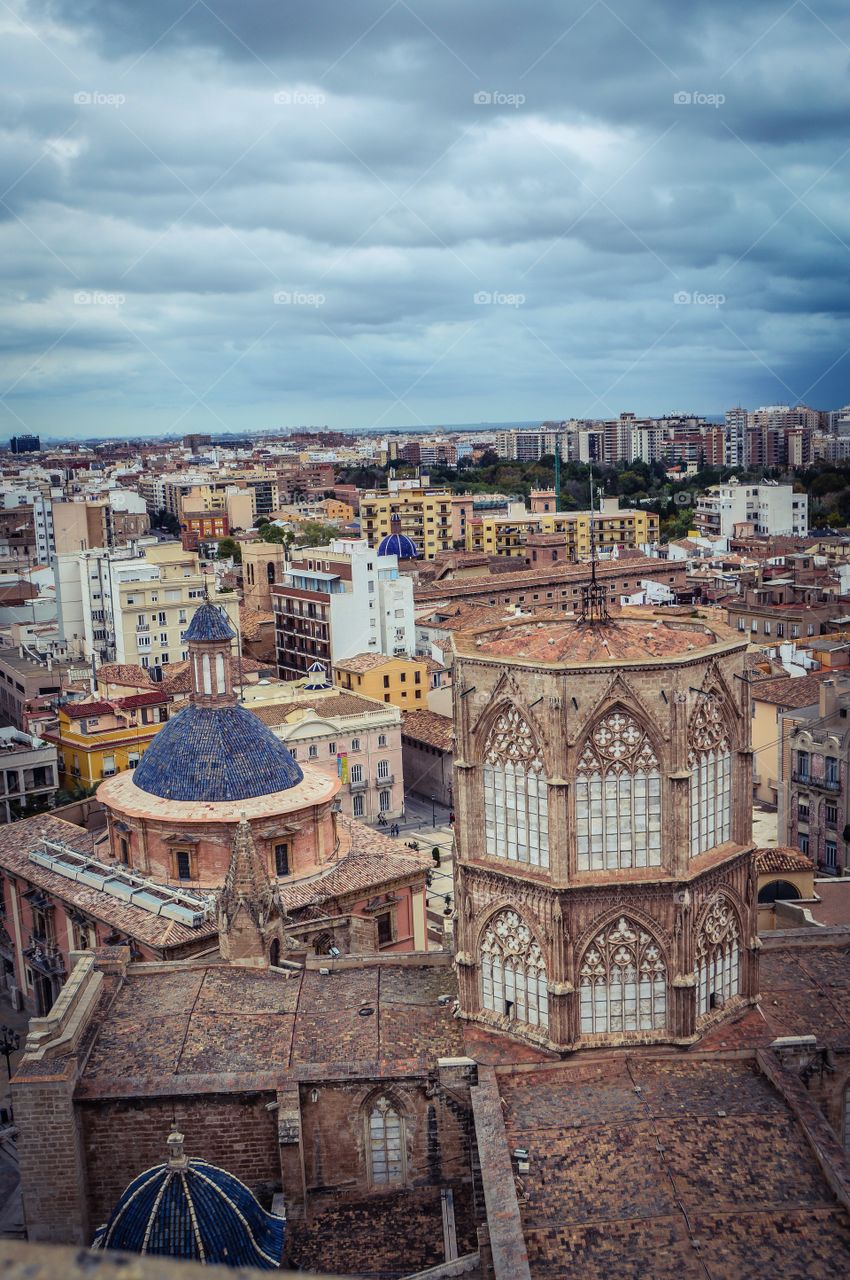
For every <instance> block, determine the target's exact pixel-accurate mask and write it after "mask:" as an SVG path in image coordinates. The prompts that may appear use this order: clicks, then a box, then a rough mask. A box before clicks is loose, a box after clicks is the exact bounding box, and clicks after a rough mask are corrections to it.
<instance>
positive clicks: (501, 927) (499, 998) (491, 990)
mask: <svg viewBox="0 0 850 1280" xmlns="http://www.w3.org/2000/svg"><path fill="white" fill-rule="evenodd" d="M481 1004H482V1006H483V1008H485V1009H491V1010H492V1011H493V1012H494V1013H499V1014H502V1015H503V1016H505V1017H507V1018H509V1019H510V1020H511V1021H512V1022H524V1023H526V1024H527V1025H529V1026H532V1027H548V1025H549V993H548V989H547V986H546V962H545V960H544V959H543V953H542V951H541V950H540V947H539V946H538V944H537V943H536V942H535V941H534V937H533V936H532V933H531V930H530V929H529V927H528V925H527V924H525V923H524V922H523V920H522V919H521V918H520V917H519V916H518V915H517V913H516V912H515V911H502V912H500V913H499V915H497V916H495V917H494V918H493V919H492V920H491V921H490V924H489V925H488V927H487V929H486V930H485V933H484V937H483V939H482V941H481Z"/></svg>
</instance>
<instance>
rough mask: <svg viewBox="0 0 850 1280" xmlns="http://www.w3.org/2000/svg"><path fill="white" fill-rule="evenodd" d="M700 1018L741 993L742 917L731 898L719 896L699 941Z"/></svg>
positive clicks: (697, 943)
mask: <svg viewBox="0 0 850 1280" xmlns="http://www.w3.org/2000/svg"><path fill="white" fill-rule="evenodd" d="M696 956H697V1016H698V1017H702V1016H703V1015H704V1014H706V1013H710V1012H711V1010H712V1009H718V1008H721V1007H722V1006H723V1004H725V1002H726V1001H727V1000H729V999H731V997H732V996H736V995H737V994H738V992H739V990H740V973H741V953H740V936H739V931H738V917H737V915H736V914H735V910H734V908H733V906H732V904H731V903H730V902H729V900H728V898H725V897H724V896H723V894H718V896H717V897H716V898H715V900H714V902H713V903H712V905H711V909H710V910H709V912H708V915H707V916H706V917H705V920H704V921H703V923H702V925H701V927H700V930H699V932H698V934H697V940H696Z"/></svg>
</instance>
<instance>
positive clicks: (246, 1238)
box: [94, 1133, 286, 1271]
mask: <svg viewBox="0 0 850 1280" xmlns="http://www.w3.org/2000/svg"><path fill="white" fill-rule="evenodd" d="M168 1141H169V1147H171V1149H172V1152H173V1154H172V1156H171V1158H170V1159H169V1160H168V1161H167V1162H166V1163H165V1164H160V1165H157V1166H156V1167H155V1168H153V1169H148V1170H146V1172H145V1173H140V1174H139V1176H138V1177H137V1178H134V1179H133V1181H132V1182H131V1183H130V1185H129V1186H128V1187H127V1189H126V1191H125V1192H124V1194H123V1195H122V1196H121V1198H120V1199H119V1201H118V1203H117V1204H116V1206H115V1208H114V1209H113V1210H112V1214H111V1215H110V1218H109V1221H108V1222H107V1223H106V1224H105V1226H103V1227H101V1228H100V1230H99V1231H98V1233H97V1235H96V1237H95V1240H94V1247H95V1248H96V1249H114V1250H119V1251H123V1252H125V1253H145V1254H155V1255H160V1256H165V1257H169V1258H186V1259H192V1260H194V1261H196V1262H202V1263H206V1264H207V1265H208V1266H212V1265H214V1264H218V1265H220V1266H228V1267H256V1268H258V1269H260V1270H263V1271H273V1270H276V1269H277V1268H279V1267H280V1265H281V1258H282V1256H283V1241H284V1230H285V1226H286V1224H285V1221H284V1219H283V1218H278V1217H275V1216H274V1215H273V1214H271V1213H266V1211H265V1209H264V1208H263V1207H262V1205H260V1204H259V1202H258V1201H257V1199H256V1198H255V1196H253V1195H252V1194H251V1192H250V1191H249V1190H248V1188H247V1187H246V1186H245V1184H244V1183H242V1182H240V1181H239V1179H238V1178H235V1177H234V1176H233V1174H230V1173H225V1172H224V1170H223V1169H218V1168H216V1166H215V1165H213V1164H208V1163H207V1161H206V1160H194V1159H193V1160H190V1159H187V1158H186V1157H185V1156H184V1155H183V1138H182V1135H181V1134H178V1133H172V1135H171V1137H170V1138H169V1140H168Z"/></svg>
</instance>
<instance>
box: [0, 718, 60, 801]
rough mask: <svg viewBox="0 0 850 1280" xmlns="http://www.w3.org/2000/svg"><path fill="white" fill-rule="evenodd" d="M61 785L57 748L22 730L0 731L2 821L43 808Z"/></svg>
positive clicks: (7, 729) (9, 729) (8, 729)
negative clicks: (58, 775)
mask: <svg viewBox="0 0 850 1280" xmlns="http://www.w3.org/2000/svg"><path fill="white" fill-rule="evenodd" d="M58 785H59V782H58V778H57V761H56V748H55V747H54V746H52V745H51V744H50V743H49V742H46V741H44V740H43V739H42V738H36V737H33V735H32V734H29V733H23V732H22V731H21V730H20V729H13V728H6V729H0V822H15V821H17V819H18V818H25V817H26V816H27V812H28V811H29V810H32V811H35V810H36V809H38V808H40V807H43V806H44V804H45V802H46V801H47V800H48V799H49V797H50V796H52V795H53V793H54V791H55V790H56V788H57V787H58Z"/></svg>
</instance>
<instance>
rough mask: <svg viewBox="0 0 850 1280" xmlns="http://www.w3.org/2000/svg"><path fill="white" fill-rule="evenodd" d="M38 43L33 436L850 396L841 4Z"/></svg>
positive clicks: (17, 26)
mask: <svg viewBox="0 0 850 1280" xmlns="http://www.w3.org/2000/svg"><path fill="white" fill-rule="evenodd" d="M506 33H510V38H509V39H506ZM4 35H5V37H6V46H7V49H8V50H9V56H8V58H7V61H8V64H9V65H8V71H7V77H6V90H5V92H6V102H7V106H8V109H9V110H8V113H7V114H8V117H9V121H10V127H9V129H8V132H7V134H6V137H5V141H4V144H3V147H2V149H0V247H2V250H3V260H4V264H5V265H4V288H3V291H2V301H1V302H0V334H2V337H0V343H2V346H3V348H4V354H3V355H2V363H1V364H0V409H2V416H0V433H3V434H8V435H10V434H15V433H17V432H19V431H24V430H30V431H35V432H40V433H42V434H44V435H45V436H47V435H51V436H53V435H56V434H68V435H70V436H72V437H74V436H76V437H79V436H80V435H85V436H89V437H100V436H107V437H109V436H114V435H115V434H123V435H129V436H140V435H141V436H159V435H162V434H170V433H172V432H174V433H179V432H180V431H191V430H206V431H216V432H218V431H221V430H224V429H226V428H228V427H230V428H233V429H238V430H244V431H252V430H258V429H263V428H266V429H268V424H269V423H273V422H276V421H280V420H284V421H289V422H310V421H316V420H318V421H320V422H322V423H324V424H326V425H327V426H329V427H331V428H337V427H347V428H351V424H352V423H355V424H357V423H362V424H364V426H363V427H360V428H358V427H357V426H356V425H355V427H354V428H352V429H355V430H356V429H366V426H367V424H368V427H371V428H375V429H381V428H388V427H389V426H390V424H392V425H393V426H394V427H396V428H398V429H402V430H403V429H405V428H407V427H410V428H417V429H420V428H422V427H424V426H426V425H428V424H431V423H439V422H441V421H442V422H445V421H447V420H450V421H452V422H476V421H480V420H482V419H486V420H490V421H494V422H495V421H500V422H503V421H510V420H512V419H513V420H523V419H526V418H527V416H528V411H529V407H532V408H534V407H537V408H539V409H540V416H541V417H542V418H545V417H549V416H557V417H571V416H575V417H581V418H584V417H592V418H597V417H598V418H607V417H611V416H614V415H616V413H617V412H619V409H620V407H621V406H624V405H625V406H628V407H630V408H632V409H634V411H635V412H636V413H639V414H653V415H657V414H660V413H662V412H665V411H666V410H667V408H668V406H669V405H671V404H682V403H688V404H689V405H691V406H694V407H695V408H696V410H697V411H698V412H700V411H701V412H703V413H705V414H707V415H710V416H720V415H722V413H723V412H724V410H725V409H726V408H727V407H728V405H729V404H730V403H736V402H737V403H742V404H748V405H760V404H772V403H777V402H782V403H798V402H807V403H812V402H814V403H816V404H819V405H824V406H827V405H828V406H838V405H840V404H842V403H844V401H845V399H846V398H847V397H846V392H845V391H844V387H845V386H846V383H847V375H848V364H849V363H850V327H848V322H847V314H846V298H845V296H844V291H843V289H842V288H841V284H842V274H843V272H842V270H841V267H842V265H843V263H844V262H845V261H846V258H845V255H846V253H847V250H848V244H849V243H850V240H848V237H850V228H848V226H847V212H846V207H845V201H844V199H843V189H844V186H845V185H846V184H845V182H844V181H843V180H845V179H846V175H847V169H848V164H850V160H848V151H847V148H846V140H845V138H844V131H845V122H846V118H847V107H848V105H850V104H848V98H850V89H848V85H847V77H846V63H847V49H848V47H850V15H848V14H847V13H846V11H845V10H844V8H843V6H840V5H838V4H837V3H835V2H834V0H824V2H823V3H815V4H803V3H802V2H798V3H794V4H792V5H791V6H790V7H789V8H788V9H787V10H785V11H784V12H782V13H781V14H779V15H777V14H776V12H775V8H774V6H771V5H769V4H762V3H758V4H754V5H751V6H748V9H747V12H746V14H745V15H744V16H743V17H742V16H741V14H740V10H739V8H738V7H737V6H734V5H732V4H730V3H728V2H725V0H724V2H723V3H714V4H711V5H709V4H707V3H703V2H700V3H696V4H694V5H691V6H689V7H688V10H687V11H686V12H683V11H682V10H681V9H680V8H674V7H673V6H672V5H671V4H670V3H669V0H652V2H651V3H647V4H646V5H643V6H641V10H640V14H639V19H638V18H637V17H636V16H635V15H634V14H632V13H631V12H629V11H628V10H621V9H620V8H618V6H617V5H616V4H609V3H607V0H595V3H591V4H590V5H587V4H586V3H585V2H584V0H581V2H580V3H579V2H576V3H568V4H566V5H564V4H557V5H556V4H554V3H549V2H548V0H545V2H544V0H541V2H540V3H538V4H536V5H535V6H534V7H533V9H532V10H531V11H530V12H528V13H526V14H524V15H523V19H522V22H518V21H517V16H516V14H515V12H514V11H513V10H512V9H511V8H510V7H509V6H507V5H506V4H504V3H503V2H502V0H500V2H499V3H497V4H495V5H491V6H488V7H487V8H486V9H485V8H484V7H483V6H479V5H476V4H471V5H468V6H465V7H464V10H463V12H459V11H458V10H457V8H456V6H450V5H448V4H445V3H443V2H442V0H436V2H435V3H432V4H431V5H429V7H428V10H427V12H419V11H418V10H417V8H416V6H415V5H413V4H410V3H408V2H407V0H393V2H392V3H390V4H386V3H385V2H384V0H374V2H373V0H366V2H365V3H362V4H360V5H358V6H356V7H352V6H347V5H344V4H341V3H338V2H337V0H329V3H327V4H325V5H323V6H322V9H321V13H319V14H313V13H307V12H301V11H299V12H292V13H287V15H286V16H285V19H282V18H281V16H280V14H279V13H278V12H277V11H276V10H275V9H274V8H273V7H272V6H267V5H265V4H259V5H253V6H251V8H250V12H248V11H247V10H246V9H245V7H244V6H238V5H236V4H233V3H232V0H221V2H219V3H216V4H208V3H206V0H196V3H194V4H191V5H190V6H189V7H188V8H187V9H186V10H185V11H183V12H180V13H177V14H176V15H175V13H174V12H173V11H172V10H171V9H170V8H169V7H168V6H164V5H159V4H152V5H148V6H145V9H144V11H143V12H138V11H137V8H136V6H132V5H127V4H125V3H123V2H119V3H116V4H114V5H110V6H103V7H100V6H90V7H89V8H88V9H87V10H86V11H84V12H80V11H79V9H78V8H77V7H76V6H72V5H70V4H68V3H65V2H64V0H60V2H59V3H53V4H48V3H47V2H46V0H29V3H27V2H26V0H14V3H13V4H12V5H11V6H8V7H7V8H6V11H5V17H4ZM730 388H731V389H732V394H731V395H730V394H728V389H730Z"/></svg>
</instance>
